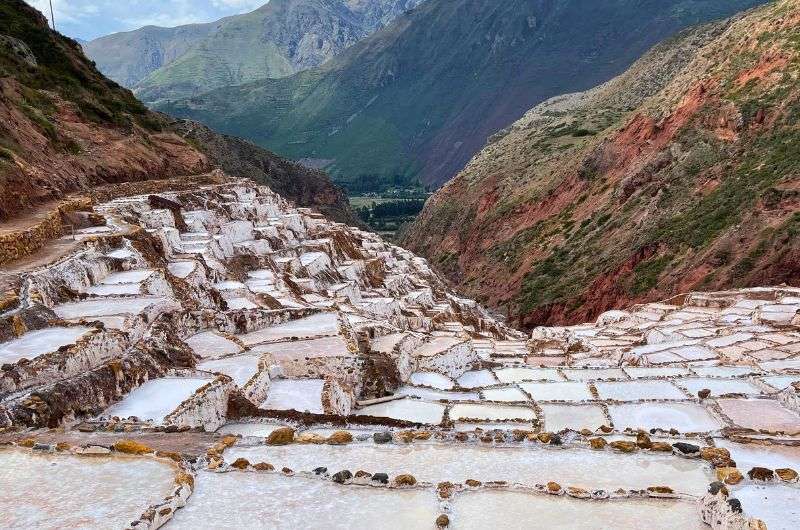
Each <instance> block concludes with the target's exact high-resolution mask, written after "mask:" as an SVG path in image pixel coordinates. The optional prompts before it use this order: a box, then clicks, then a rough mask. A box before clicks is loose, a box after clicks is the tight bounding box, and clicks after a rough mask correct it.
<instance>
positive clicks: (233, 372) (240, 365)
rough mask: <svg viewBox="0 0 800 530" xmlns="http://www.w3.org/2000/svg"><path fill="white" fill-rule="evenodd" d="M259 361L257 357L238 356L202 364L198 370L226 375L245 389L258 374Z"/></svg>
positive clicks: (198, 366)
mask: <svg viewBox="0 0 800 530" xmlns="http://www.w3.org/2000/svg"><path fill="white" fill-rule="evenodd" d="M258 361H259V358H258V357H256V356H255V355H236V356H234V357H225V358H224V359H216V360H212V361H205V362H202V363H200V364H198V365H197V369H198V370H204V371H206V372H219V373H222V374H225V375H227V376H230V377H231V378H232V379H233V382H234V383H236V384H237V385H238V386H240V387H243V386H244V385H245V384H246V383H247V382H248V381H249V380H250V379H251V378H252V377H253V376H254V375H256V372H258Z"/></svg>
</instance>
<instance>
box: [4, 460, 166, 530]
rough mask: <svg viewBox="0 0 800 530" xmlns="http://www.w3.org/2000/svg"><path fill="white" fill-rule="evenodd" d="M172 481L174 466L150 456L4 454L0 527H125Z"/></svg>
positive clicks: (160, 494)
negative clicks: (152, 458)
mask: <svg viewBox="0 0 800 530" xmlns="http://www.w3.org/2000/svg"><path fill="white" fill-rule="evenodd" d="M174 478H175V469H174V468H173V467H172V466H170V465H169V464H166V463H164V462H159V461H155V460H151V459H147V458H122V457H117V458H111V457H102V456H97V457H91V458H87V457H76V456H68V455H40V454H31V453H29V452H27V451H14V450H0V491H2V492H3V494H2V495H0V514H2V515H0V527H2V528H9V529H11V528H14V529H21V528H37V529H38V528H42V529H45V528H47V529H54V530H55V529H61V528H93V529H94V528H97V529H105V528H125V527H127V526H128V524H130V523H131V522H132V521H134V520H136V519H138V518H139V516H140V515H141V514H142V513H143V512H144V511H145V510H146V509H147V508H148V506H150V505H151V504H153V503H156V502H159V501H161V500H163V499H164V497H166V496H167V495H169V494H170V492H171V489H172V486H173V481H174Z"/></svg>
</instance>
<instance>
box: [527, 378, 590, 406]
mask: <svg viewBox="0 0 800 530" xmlns="http://www.w3.org/2000/svg"><path fill="white" fill-rule="evenodd" d="M519 386H520V388H522V390H524V391H525V392H527V393H528V394H530V395H531V397H532V398H533V399H535V400H536V401H554V400H563V401H583V400H586V399H593V397H592V393H591V392H589V386H588V385H587V384H586V383H578V382H572V381H570V382H567V383H520V384H519Z"/></svg>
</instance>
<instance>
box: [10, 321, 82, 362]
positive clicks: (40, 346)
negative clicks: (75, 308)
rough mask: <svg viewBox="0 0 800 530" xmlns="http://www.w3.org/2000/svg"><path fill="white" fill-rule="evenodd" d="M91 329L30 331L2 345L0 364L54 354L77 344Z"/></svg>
mask: <svg viewBox="0 0 800 530" xmlns="http://www.w3.org/2000/svg"><path fill="white" fill-rule="evenodd" d="M91 329H92V328H87V327H83V326H77V327H70V328H67V327H57V328H47V329H40V330H38V331H29V332H27V333H25V334H24V335H22V336H21V337H20V338H18V339H14V340H12V341H9V342H4V343H3V344H0V364H6V363H9V364H10V363H15V362H17V361H19V360H20V359H35V358H36V357H38V356H39V355H44V354H45V353H50V352H54V351H56V350H58V349H59V348H60V347H62V346H68V345H70V344H75V342H76V341H77V340H78V339H79V338H80V337H81V336H83V335H84V334H85V333H86V332H87V331H89V330H91Z"/></svg>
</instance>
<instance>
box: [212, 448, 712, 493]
mask: <svg viewBox="0 0 800 530" xmlns="http://www.w3.org/2000/svg"><path fill="white" fill-rule="evenodd" d="M240 457H241V458H246V459H248V460H249V461H250V462H251V463H258V462H269V463H271V464H272V465H273V466H275V467H276V468H277V469H280V468H282V467H284V466H285V467H288V468H290V469H293V470H294V471H312V470H313V469H316V468H318V467H320V466H324V467H327V468H328V471H329V472H330V473H331V474H333V473H336V472H337V471H340V470H342V469H349V470H350V471H351V472H353V473H355V472H356V471H357V470H359V469H363V470H364V471H368V472H370V473H378V472H384V473H388V474H389V476H390V477H391V476H395V475H399V474H403V473H410V474H412V475H414V477H415V478H416V479H417V480H420V481H425V482H433V483H438V482H443V481H450V482H464V481H465V480H467V479H470V478H472V479H477V480H481V481H489V480H505V481H508V482H515V483H521V484H527V485H530V486H533V485H535V484H545V483H547V482H548V481H551V480H554V481H556V482H558V483H559V484H561V485H563V486H565V487H566V486H578V487H582V488H585V489H598V488H603V489H608V490H615V489H617V488H625V489H644V488H647V487H649V486H670V487H672V488H673V489H675V491H678V492H681V493H688V494H692V495H701V494H702V493H703V492H704V491H705V490H706V488H707V487H708V483H709V482H710V481H711V480H712V476H711V474H710V472H708V471H707V470H706V466H705V465H704V463H703V462H702V461H699V460H689V459H682V458H675V457H674V456H672V455H658V454H652V453H642V454H619V453H613V452H611V451H603V452H600V451H592V450H590V449H555V448H554V449H545V448H540V447H530V448H517V447H493V448H487V447H479V446H452V445H447V444H438V443H419V442H417V443H413V444H409V445H401V446H396V445H394V446H388V445H387V446H381V445H376V444H373V443H371V442H367V443H363V444H361V443H358V444H350V445H347V446H332V445H298V444H294V445H287V446H280V447H277V446H265V445H259V446H254V447H245V446H238V445H236V446H233V447H232V448H230V449H228V450H227V451H225V460H226V461H228V462H233V461H234V460H235V459H237V458H240Z"/></svg>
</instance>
